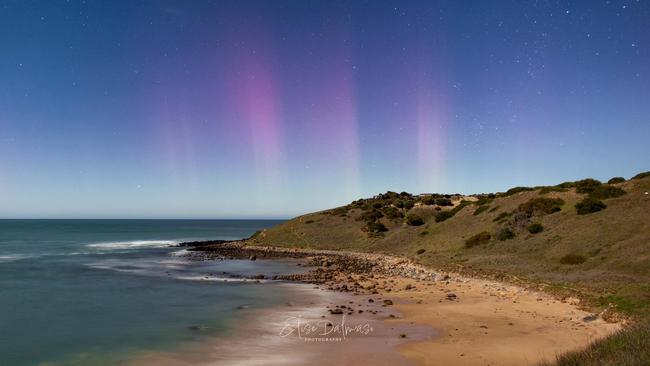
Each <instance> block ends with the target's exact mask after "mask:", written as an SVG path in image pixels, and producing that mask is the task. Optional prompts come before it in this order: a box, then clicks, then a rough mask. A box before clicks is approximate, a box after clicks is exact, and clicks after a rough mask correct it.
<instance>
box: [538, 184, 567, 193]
mask: <svg viewBox="0 0 650 366" xmlns="http://www.w3.org/2000/svg"><path fill="white" fill-rule="evenodd" d="M566 191H567V189H566V188H562V187H558V186H546V187H542V189H540V190H539V194H548V193H551V192H566Z"/></svg>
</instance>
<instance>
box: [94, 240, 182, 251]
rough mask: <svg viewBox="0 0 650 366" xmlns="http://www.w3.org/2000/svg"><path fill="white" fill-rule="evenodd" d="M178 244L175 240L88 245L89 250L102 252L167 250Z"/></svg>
mask: <svg viewBox="0 0 650 366" xmlns="http://www.w3.org/2000/svg"><path fill="white" fill-rule="evenodd" d="M176 244H178V242H177V241H175V240H134V241H114V242H108V243H95V244H88V245H86V246H87V247H89V248H96V249H100V250H113V249H141V248H166V247H170V246H172V245H176Z"/></svg>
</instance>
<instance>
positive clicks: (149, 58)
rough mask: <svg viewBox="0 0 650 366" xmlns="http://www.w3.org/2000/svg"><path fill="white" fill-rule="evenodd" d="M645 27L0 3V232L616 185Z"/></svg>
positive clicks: (233, 7) (644, 15)
mask: <svg viewBox="0 0 650 366" xmlns="http://www.w3.org/2000/svg"><path fill="white" fill-rule="evenodd" d="M648 24H650V3H649V2H640V1H606V2H596V1H588V2H578V1H576V2H565V1H544V2H520V1H476V2H471V1H463V2H456V1H440V2H434V1H322V2H315V1H310V2H306V1H245V2H241V1H142V2H135V1H0V51H1V55H2V57H0V217H3V218H23V217H38V218H56V217H61V218H104V217H110V218H244V217H251V218H253V217H255V218H260V217H290V216H293V215H296V214H300V213H305V212H309V211H313V210H320V209H325V208H329V207H333V206H337V205H340V204H344V203H347V202H350V201H352V200H354V199H356V198H359V197H363V196H372V195H373V194H376V193H378V192H384V191H386V190H394V191H403V190H405V191H410V192H414V193H417V192H446V193H455V192H460V193H479V192H492V191H502V190H505V189H507V188H509V187H512V186H517V185H541V184H554V183H559V182H562V181H566V180H574V179H578V178H584V177H594V178H598V179H602V180H606V179H609V178H610V177H612V176H619V175H622V176H625V177H630V176H631V175H633V174H635V173H638V172H640V171H645V170H649V169H650V165H649V163H648V161H649V160H648V157H649V156H650V144H649V143H648V138H649V137H650V62H649V61H650V47H649V46H650V45H649V42H650V30H649V28H648Z"/></svg>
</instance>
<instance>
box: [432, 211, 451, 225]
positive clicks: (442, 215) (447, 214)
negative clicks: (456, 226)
mask: <svg viewBox="0 0 650 366" xmlns="http://www.w3.org/2000/svg"><path fill="white" fill-rule="evenodd" d="M452 217H454V212H452V210H447V211H438V212H436V215H435V218H436V222H443V221H445V220H447V219H450V218H452Z"/></svg>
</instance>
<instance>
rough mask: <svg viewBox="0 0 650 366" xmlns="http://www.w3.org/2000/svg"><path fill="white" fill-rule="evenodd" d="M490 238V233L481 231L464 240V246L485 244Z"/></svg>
mask: <svg viewBox="0 0 650 366" xmlns="http://www.w3.org/2000/svg"><path fill="white" fill-rule="evenodd" d="M490 239H492V234H490V233H489V232H487V231H483V232H481V233H478V234H476V235H474V236H472V237H471V238H469V239H467V240H465V247H467V248H471V247H475V246H477V245H483V244H487V243H488V242H489V241H490Z"/></svg>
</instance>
